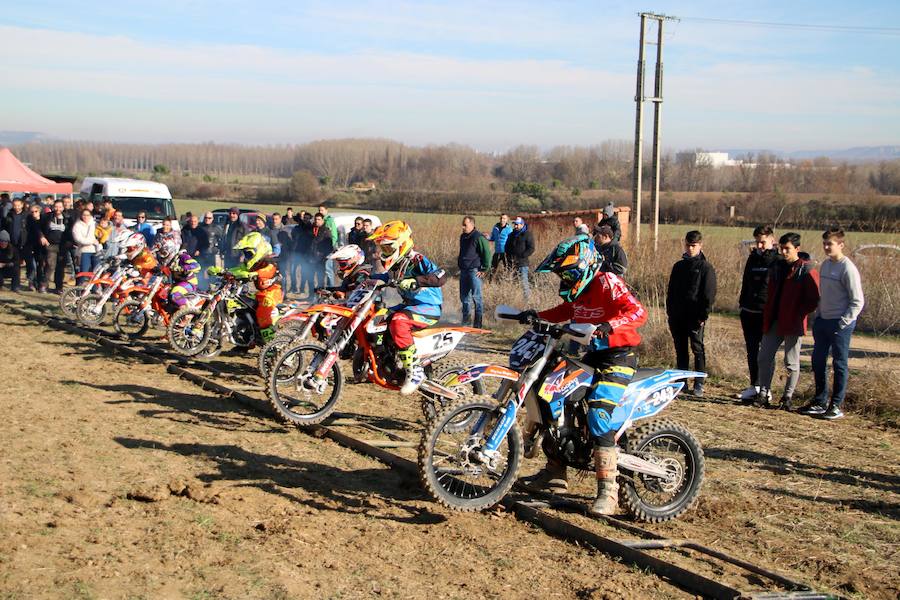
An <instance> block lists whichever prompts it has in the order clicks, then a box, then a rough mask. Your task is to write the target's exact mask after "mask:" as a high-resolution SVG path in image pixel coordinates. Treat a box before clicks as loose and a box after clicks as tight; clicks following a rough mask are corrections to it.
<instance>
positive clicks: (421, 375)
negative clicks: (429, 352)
mask: <svg viewBox="0 0 900 600" xmlns="http://www.w3.org/2000/svg"><path fill="white" fill-rule="evenodd" d="M423 381H425V370H424V369H423V368H422V365H419V364H415V365H413V366H412V367H410V369H409V371H408V372H407V373H406V380H405V381H404V382H403V386H402V387H401V388H400V393H401V394H403V395H404V396H409V395H410V394H412V393H414V392H415V391H416V390H417V389H419V386H420V385H421V384H422V382H423Z"/></svg>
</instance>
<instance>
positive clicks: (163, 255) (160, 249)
mask: <svg viewBox="0 0 900 600" xmlns="http://www.w3.org/2000/svg"><path fill="white" fill-rule="evenodd" d="M177 255H178V242H177V241H176V240H175V239H174V238H166V239H164V240H163V241H162V243H160V244H159V245H158V246H157V248H156V257H157V258H159V262H161V263H162V264H164V265H168V264H169V263H171V262H172V261H173V260H174V259H175V257H176V256H177Z"/></svg>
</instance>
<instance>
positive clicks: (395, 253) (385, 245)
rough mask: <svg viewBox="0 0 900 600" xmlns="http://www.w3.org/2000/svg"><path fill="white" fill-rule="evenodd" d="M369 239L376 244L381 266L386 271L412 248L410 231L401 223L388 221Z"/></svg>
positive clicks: (407, 226)
mask: <svg viewBox="0 0 900 600" xmlns="http://www.w3.org/2000/svg"><path fill="white" fill-rule="evenodd" d="M369 239H370V240H373V241H374V242H375V243H376V244H378V249H379V252H380V255H381V264H382V266H383V267H384V268H385V269H386V270H390V268H391V267H393V266H394V265H396V264H397V262H398V261H399V260H400V259H401V258H403V257H404V256H406V255H407V254H409V251H410V250H412V247H413V241H412V229H410V227H409V225H407V224H406V223H405V222H403V221H388V222H387V223H385V224H384V225H380V226H379V227H378V228H377V229H376V230H375V231H373V232H372V235H370V236H369Z"/></svg>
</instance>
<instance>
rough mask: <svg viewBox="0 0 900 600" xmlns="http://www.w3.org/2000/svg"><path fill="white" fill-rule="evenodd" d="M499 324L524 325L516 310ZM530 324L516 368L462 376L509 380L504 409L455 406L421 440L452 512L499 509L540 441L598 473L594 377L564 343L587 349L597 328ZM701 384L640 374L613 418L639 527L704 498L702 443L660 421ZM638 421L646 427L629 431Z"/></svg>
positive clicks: (425, 468) (437, 489) (625, 496)
mask: <svg viewBox="0 0 900 600" xmlns="http://www.w3.org/2000/svg"><path fill="white" fill-rule="evenodd" d="M497 316H498V318H504V319H517V318H518V316H519V312H518V311H517V310H516V309H513V308H511V307H507V306H500V307H498V308H497ZM528 321H529V322H530V324H531V328H530V329H529V330H528V331H527V332H526V333H525V334H524V335H523V336H522V337H520V338H519V339H518V341H517V342H516V343H515V344H514V345H513V347H512V349H511V351H510V359H509V360H510V368H506V367H502V366H499V365H486V364H481V365H473V366H472V367H470V368H469V369H468V370H466V371H464V372H462V373H460V374H459V376H458V377H457V380H458V381H460V382H465V381H471V380H474V379H479V378H484V377H498V378H501V379H503V380H504V383H503V385H502V386H501V387H500V392H499V394H498V396H497V401H495V400H494V399H492V398H476V399H471V400H463V401H462V402H457V403H454V404H453V405H452V406H449V407H447V408H446V409H444V410H443V411H442V412H441V414H439V415H438V416H437V418H435V419H434V421H432V422H431V423H430V424H429V425H428V426H427V427H426V428H425V431H424V433H423V434H422V442H421V445H420V447H419V469H420V475H421V479H422V482H423V484H424V485H425V488H426V489H427V490H428V491H429V492H430V493H431V495H432V496H434V498H435V499H436V500H437V501H438V502H440V503H441V504H443V505H445V506H447V507H450V508H453V509H455V510H461V511H474V510H482V509H485V508H488V507H490V506H493V505H494V504H496V503H498V502H499V501H500V500H502V499H503V497H504V496H505V495H506V494H507V492H509V490H510V488H512V486H513V484H514V483H515V482H516V474H517V471H518V469H519V465H520V464H521V461H522V458H523V455H524V456H529V455H533V453H534V449H535V447H536V446H537V444H538V440H541V446H542V448H543V450H544V452H545V453H546V454H547V456H549V457H552V458H554V459H556V460H559V461H560V462H562V463H563V464H565V465H567V466H570V467H574V468H575V469H579V470H583V471H593V468H594V467H593V460H592V450H593V442H592V440H591V437H590V435H589V431H588V426H587V410H588V407H587V394H588V392H589V389H590V385H591V380H592V378H593V369H592V368H591V367H589V366H588V365H586V364H584V363H583V362H581V361H580V360H578V359H577V358H573V357H571V356H568V355H567V354H566V353H565V352H564V351H563V349H562V346H563V342H562V338H566V337H568V338H572V339H573V340H574V341H575V342H577V343H579V344H589V343H590V342H591V338H592V336H593V335H594V331H595V326H593V325H589V324H585V323H577V324H569V325H555V324H552V323H548V322H546V321H541V320H540V319H536V318H529V319H528ZM697 377H706V374H705V373H698V372H693V371H680V370H661V369H658V370H638V372H637V373H636V374H635V377H634V379H633V380H632V381H631V383H630V384H629V385H628V387H627V388H626V390H625V395H624V397H623V398H622V401H621V403H620V405H619V406H618V407H617V408H616V409H615V412H614V413H613V415H612V416H611V417H610V418H611V419H612V421H613V423H621V424H620V425H619V427H618V430H617V432H616V439H617V442H618V446H619V453H618V467H619V483H620V499H621V501H622V505H623V506H624V507H625V509H626V510H627V511H628V512H629V513H630V514H631V515H632V516H633V517H635V518H637V519H640V520H643V521H652V522H660V521H667V520H669V519H674V518H675V517H677V516H678V515H680V514H682V513H683V512H684V511H686V510H688V509H689V508H690V507H691V506H692V505H693V503H694V502H695V501H696V499H697V496H698V494H699V493H700V486H701V484H702V481H703V473H704V459H703V450H702V449H701V447H700V444H699V442H698V441H697V439H696V438H695V437H694V436H693V434H691V432H690V431H688V429H687V428H685V427H684V426H683V425H681V424H679V423H677V422H675V421H673V420H670V419H662V418H658V417H657V416H656V415H658V414H659V413H660V412H661V411H662V410H663V409H664V408H666V407H667V406H668V405H669V404H670V403H671V402H672V401H673V400H674V399H675V397H676V396H677V395H678V393H679V392H680V391H681V389H682V388H683V387H684V385H685V380H686V379H689V378H697ZM450 383H451V384H452V383H454V382H450ZM523 407H525V408H526V409H527V412H528V415H529V421H531V422H532V424H533V425H534V426H535V427H534V429H532V431H531V435H530V436H529V438H530V439H528V440H526V441H525V443H523V434H522V432H521V430H520V426H519V424H518V423H517V422H516V415H517V414H518V413H519V412H520V411H521V410H522V408H523ZM638 421H643V423H642V424H640V425H638V426H637V427H634V428H632V425H634V424H635V423H636V422H638ZM473 422H474V425H471V426H469V425H468V424H471V423H473ZM461 423H465V424H467V425H466V426H461V425H460V424H461Z"/></svg>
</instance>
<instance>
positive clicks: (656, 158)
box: [633, 13, 678, 252]
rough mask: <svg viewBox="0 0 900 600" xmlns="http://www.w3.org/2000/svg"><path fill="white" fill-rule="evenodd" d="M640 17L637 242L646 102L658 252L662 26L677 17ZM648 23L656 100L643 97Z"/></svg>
mask: <svg viewBox="0 0 900 600" xmlns="http://www.w3.org/2000/svg"><path fill="white" fill-rule="evenodd" d="M639 15H640V17H641V37H640V44H641V45H640V51H639V53H638V73H637V94H636V95H635V98H634V100H635V102H636V103H637V116H636V119H635V135H634V186H633V193H634V204H635V219H634V221H635V238H634V239H635V242H636V243H640V241H641V188H642V176H643V164H642V162H643V142H644V134H643V124H644V123H643V121H644V100H650V101H651V102H653V192H652V195H651V201H652V203H653V250H654V252H655V251H656V249H657V247H658V244H659V162H660V151H661V144H660V129H661V118H662V101H663V83H662V82H663V62H662V53H663V22H664V21H677V20H678V19H677V18H676V17H670V16H668V15H660V14H656V13H639ZM647 19H652V20H654V21H656V28H657V29H656V76H655V78H654V85H653V96H652V97H651V98H645V97H644V46H645V45H646V44H648V43H651V44H652V42H647V41H645V37H646V29H647Z"/></svg>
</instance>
